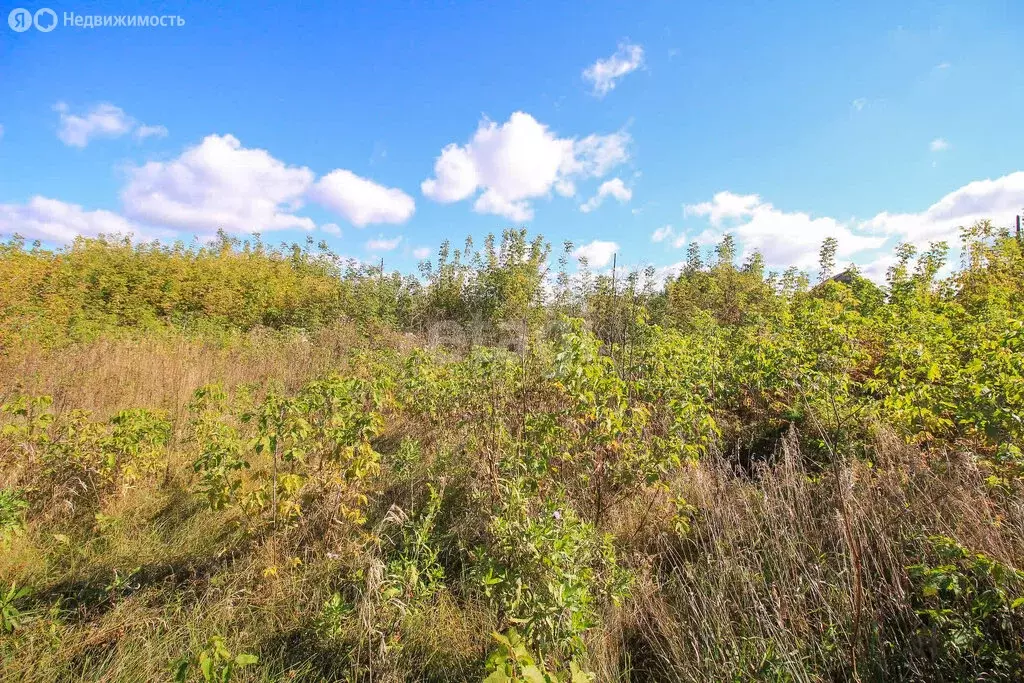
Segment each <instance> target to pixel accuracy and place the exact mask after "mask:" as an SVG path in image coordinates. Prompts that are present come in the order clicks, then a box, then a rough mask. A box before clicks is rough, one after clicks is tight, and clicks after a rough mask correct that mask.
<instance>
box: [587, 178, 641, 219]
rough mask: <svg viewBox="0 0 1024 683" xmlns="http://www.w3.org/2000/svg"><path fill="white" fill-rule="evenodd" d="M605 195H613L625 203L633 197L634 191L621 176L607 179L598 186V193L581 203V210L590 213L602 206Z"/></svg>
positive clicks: (621, 202)
mask: <svg viewBox="0 0 1024 683" xmlns="http://www.w3.org/2000/svg"><path fill="white" fill-rule="evenodd" d="M605 197H612V198H613V199H616V200H618V202H619V203H620V204H625V203H626V202H628V201H629V200H630V199H632V198H633V191H632V190H630V189H629V188H628V187H626V184H625V183H623V182H622V179H621V178H612V179H611V180H606V181H604V182H603V183H601V186H600V187H599V188H597V194H595V195H594V196H593V197H591V198H590V199H588V200H587V201H586V202H584V203H583V204H581V205H580V211H582V212H583V213H590V212H591V211H593V210H594V209H596V208H597V207H599V206H601V204H602V203H603V202H604V199H605Z"/></svg>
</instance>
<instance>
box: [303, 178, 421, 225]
mask: <svg viewBox="0 0 1024 683" xmlns="http://www.w3.org/2000/svg"><path fill="white" fill-rule="evenodd" d="M309 198H310V199H312V200H313V201H315V202H317V203H318V204H322V205H323V206H325V207H327V208H328V209H330V210H331V211H334V212H335V213H337V214H338V215H340V216H343V217H344V218H345V219H346V220H347V221H349V222H350V223H352V225H355V226H356V227H358V228H362V227H365V226H367V225H369V224H370V223H404V222H405V221H407V220H409V218H410V217H412V214H413V213H414V212H415V210H416V203H415V202H414V201H413V199H412V197H410V196H409V195H407V194H406V193H404V192H402V191H401V190H399V189H397V188H393V187H384V186H383V185H378V184H377V183H375V182H373V181H372V180H368V179H366V178H362V177H360V176H357V175H356V174H355V173H353V172H352V171H346V170H345V169H341V168H339V169H337V170H335V171H331V172H330V173H328V174H327V175H325V176H324V177H322V178H320V180H318V181H317V182H316V184H315V185H314V186H313V187H312V188H311V189H310V191H309Z"/></svg>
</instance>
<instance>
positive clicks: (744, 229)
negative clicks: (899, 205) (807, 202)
mask: <svg viewBox="0 0 1024 683" xmlns="http://www.w3.org/2000/svg"><path fill="white" fill-rule="evenodd" d="M684 213H686V214H687V215H696V216H707V217H708V220H709V221H710V223H711V225H712V226H713V227H715V228H719V229H720V230H719V234H721V233H724V232H730V233H732V234H733V235H734V236H735V237H736V238H737V239H738V240H739V241H740V242H741V243H742V244H743V246H744V247H746V249H747V252H748V253H749V252H751V251H754V250H756V251H759V252H761V254H762V255H763V256H764V257H765V260H766V261H767V263H768V264H769V265H774V266H789V265H795V266H797V267H799V268H807V267H809V266H812V265H814V263H815V262H816V261H817V253H818V248H819V247H820V246H821V242H822V240H824V239H825V238H826V237H835V238H836V239H838V240H839V251H838V254H837V255H838V256H839V257H841V258H843V257H846V256H849V255H851V254H855V253H857V252H861V251H865V250H867V249H875V248H878V247H880V246H882V244H884V243H885V240H886V238H885V237H884V236H877V235H862V234H858V233H855V232H853V231H851V230H850V228H848V227H847V226H846V225H844V224H842V223H840V222H839V221H837V220H836V219H834V218H829V217H821V218H812V217H811V216H810V215H809V214H806V213H803V212H792V213H790V212H785V211H780V210H779V209H777V208H775V207H774V206H773V205H772V204H770V203H768V202H765V201H762V200H761V198H760V197H759V196H758V195H754V194H751V195H737V194H733V193H732V192H719V193H717V194H715V196H714V197H713V198H712V200H711V201H710V202H702V203H700V204H694V205H689V206H687V207H686V208H685V210H684ZM727 220H729V221H731V222H735V225H729V226H724V225H723V224H724V223H725V222H726V221H727ZM722 228H725V229H722ZM702 237H704V238H709V237H711V234H708V233H704V234H702ZM698 241H700V240H699V239H698Z"/></svg>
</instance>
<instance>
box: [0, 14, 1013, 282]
mask: <svg viewBox="0 0 1024 683" xmlns="http://www.w3.org/2000/svg"><path fill="white" fill-rule="evenodd" d="M47 6H48V7H51V8H52V9H53V10H54V11H55V12H56V13H57V15H58V17H59V18H60V19H59V21H58V25H57V27H56V28H55V29H54V30H53V31H51V32H49V33H43V32H40V31H37V30H36V29H35V28H32V29H30V30H29V31H27V32H23V33H18V32H15V31H13V30H11V29H10V28H8V27H6V26H2V25H0V26H2V28H0V93H2V95H0V126H2V133H0V235H3V236H7V235H10V234H11V233H13V232H19V233H21V234H23V235H26V236H27V237H29V238H40V239H43V240H44V241H45V242H47V243H49V244H56V243H60V242H62V241H67V240H68V239H70V238H71V237H72V236H73V235H75V234H95V233H97V232H101V231H111V230H131V231H133V232H135V233H136V234H139V235H141V236H145V237H153V236H156V237H161V238H163V239H174V238H176V237H180V238H182V239H185V240H191V239H192V238H193V237H194V236H200V237H203V236H208V235H210V234H212V233H213V232H214V231H215V230H216V228H217V227H218V226H222V227H225V228H227V229H228V230H229V231H233V232H237V233H240V234H244V233H245V232H247V231H259V232H261V233H262V235H263V236H264V238H265V239H266V240H269V241H274V242H277V241H281V240H285V241H292V240H303V239H305V237H306V235H307V234H312V235H313V236H314V238H315V239H317V240H320V239H325V240H326V241H327V242H328V243H329V244H330V245H331V246H332V248H333V249H334V250H335V251H337V252H339V253H342V254H345V255H349V256H353V257H356V258H360V259H365V260H370V261H375V260H376V259H378V258H380V256H381V255H383V256H384V258H385V261H386V263H387V264H388V265H389V266H391V267H396V268H400V269H403V270H407V271H411V270H413V268H414V266H415V262H416V259H417V256H419V255H422V254H423V253H427V252H429V253H433V252H434V251H435V250H436V248H437V246H438V245H439V243H440V242H441V240H443V239H445V238H451V239H452V241H453V242H455V243H456V244H459V243H461V241H462V239H463V238H464V237H465V235H467V234H473V235H475V236H482V235H484V234H486V233H487V232H500V231H501V230H502V229H503V228H506V227H513V226H519V225H525V226H526V227H528V228H529V229H530V231H531V232H535V233H536V232H539V233H542V234H543V235H545V237H547V238H548V239H549V240H550V241H551V242H552V243H554V244H556V245H558V244H560V243H561V242H562V240H566V239H569V240H572V241H573V242H574V243H575V244H576V245H578V246H580V247H581V248H582V250H581V252H580V253H581V255H586V256H588V257H589V258H590V261H591V263H592V265H594V266H596V267H601V266H603V265H605V264H606V263H607V260H608V259H609V258H610V255H611V253H613V252H618V253H619V255H620V256H619V258H620V261H621V262H625V263H627V264H647V263H650V264H654V265H656V266H658V267H661V268H663V269H665V270H663V271H662V272H668V270H669V269H670V267H671V266H672V265H673V264H676V263H678V262H679V261H681V260H682V259H683V255H684V252H685V244H686V243H687V242H689V241H691V240H694V239H696V240H698V241H700V242H701V243H702V244H705V245H708V246H710V245H711V244H713V243H714V242H715V241H716V240H717V239H719V238H720V236H721V234H722V233H724V232H726V231H730V232H733V233H734V234H735V235H736V236H737V237H738V238H739V241H740V242H741V244H742V245H743V246H744V248H745V249H746V250H748V251H749V250H752V249H759V250H760V251H762V252H763V253H764V254H765V256H766V259H767V261H768V263H769V264H770V265H772V266H777V267H781V266H784V265H787V264H789V263H796V264H798V265H801V266H807V267H812V266H813V263H814V262H815V260H816V253H817V245H818V244H820V242H821V240H822V239H824V237H826V236H829V235H835V236H837V237H838V238H839V240H840V257H841V259H843V260H854V261H856V262H858V263H860V264H862V265H863V266H864V267H865V268H867V269H868V270H869V271H871V272H873V273H875V274H880V273H884V269H885V266H886V265H888V261H887V260H886V257H885V254H887V253H888V250H889V247H891V246H892V245H893V244H895V243H896V242H898V241H901V240H909V241H913V242H915V243H917V244H920V245H921V246H925V245H926V244H927V242H928V241H929V240H931V239H950V240H951V241H954V242H955V240H956V225H959V224H961V223H968V222H971V221H973V220H975V219H977V218H979V217H983V216H989V217H992V218H994V219H996V220H997V221H999V222H1002V223H1005V222H1007V221H1008V220H1009V216H1010V215H1012V214H1013V213H1015V212H1016V211H1018V210H1020V209H1021V207H1024V172H1022V171H1024V135H1022V134H1021V126H1020V121H1021V120H1022V117H1024V115H1022V112H1024V48H1022V47H1021V46H1022V36H1024V3H1020V2H1018V1H1015V0H1002V1H996V0H993V1H977V2H960V3H936V2H898V3H893V2H870V1H861V2H843V3H839V2H792V3H778V2H750V3H742V5H741V4H738V3H722V2H686V3H682V2H648V3H625V2H622V3H618V2H615V3H613V2H588V3H551V2H516V3H468V2H466V3H440V2H433V3H426V2H421V3H393V2H365V3H357V2H345V3H303V5H302V6H301V8H298V9H292V8H288V9H278V8H275V7H273V6H270V5H268V4H265V3H260V2H247V3H238V4H237V5H235V4H228V3H218V2H205V3H126V2H112V3H88V4H84V3H83V4H55V3H51V4H49V5H47ZM15 7H24V8H26V9H28V10H31V11H32V12H35V11H36V10H38V9H40V7H42V5H28V4H25V3H21V4H18V5H10V4H9V5H4V6H3V7H2V15H3V16H5V17H6V16H8V14H9V12H10V11H11V10H13V9H14V8H15ZM69 12H73V13H75V14H78V15H83V16H85V15H95V14H102V15H114V16H120V15H129V16H134V15H138V14H144V15H147V16H148V15H156V16H161V15H167V16H169V15H176V16H180V17H182V18H184V20H185V23H184V25H183V26H180V27H179V26H173V27H170V26H164V27H146V28H143V27H123V26H122V27H100V28H91V29H90V28H84V27H75V26H73V25H64V20H63V17H64V13H69ZM602 188H603V189H602Z"/></svg>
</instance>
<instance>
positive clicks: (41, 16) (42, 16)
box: [33, 7, 57, 33]
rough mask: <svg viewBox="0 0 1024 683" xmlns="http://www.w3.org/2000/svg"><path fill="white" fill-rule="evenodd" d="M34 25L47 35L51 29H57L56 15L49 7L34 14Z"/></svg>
mask: <svg viewBox="0 0 1024 683" xmlns="http://www.w3.org/2000/svg"><path fill="white" fill-rule="evenodd" d="M33 21H34V22H35V24H36V28H37V29H39V30H40V31H42V32H43V33H49V32H50V31H52V30H53V29H55V28H57V13H56V12H54V11H53V10H52V9H50V8H49V7H44V8H43V9H41V10H39V11H38V12H36V16H35V17H34V18H33Z"/></svg>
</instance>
